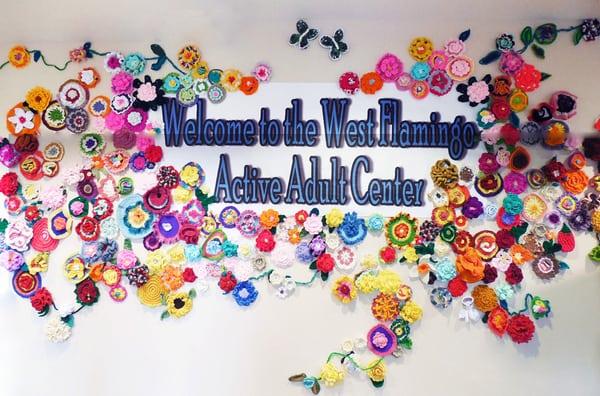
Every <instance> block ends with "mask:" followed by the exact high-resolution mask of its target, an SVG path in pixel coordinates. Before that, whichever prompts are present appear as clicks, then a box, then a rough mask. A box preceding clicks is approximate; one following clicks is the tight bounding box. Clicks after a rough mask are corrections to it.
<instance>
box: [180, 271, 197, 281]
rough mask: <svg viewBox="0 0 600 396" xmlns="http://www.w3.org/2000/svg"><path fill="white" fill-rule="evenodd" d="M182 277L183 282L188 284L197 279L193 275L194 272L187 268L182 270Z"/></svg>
mask: <svg viewBox="0 0 600 396" xmlns="http://www.w3.org/2000/svg"><path fill="white" fill-rule="evenodd" d="M182 277H183V280H184V281H185V282H188V283H192V282H193V281H195V280H196V279H198V277H197V276H196V274H195V273H194V270H193V269H192V268H190V267H187V268H186V269H184V270H183V274H182Z"/></svg>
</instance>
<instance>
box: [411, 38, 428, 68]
mask: <svg viewBox="0 0 600 396" xmlns="http://www.w3.org/2000/svg"><path fill="white" fill-rule="evenodd" d="M432 52H433V43H432V42H431V40H429V39H428V38H427V37H417V38H415V39H413V40H412V41H411V43H410V45H409V47H408V53H409V54H410V56H411V57H412V58H413V59H414V60H416V61H418V62H422V61H425V60H427V59H428V58H429V56H430V55H431V53H432Z"/></svg>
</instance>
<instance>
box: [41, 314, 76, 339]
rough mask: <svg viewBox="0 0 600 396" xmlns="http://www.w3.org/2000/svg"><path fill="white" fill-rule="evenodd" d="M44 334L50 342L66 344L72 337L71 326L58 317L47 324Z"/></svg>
mask: <svg viewBox="0 0 600 396" xmlns="http://www.w3.org/2000/svg"><path fill="white" fill-rule="evenodd" d="M44 333H45V334H46V338H48V341H50V342H53V343H59V342H64V341H66V340H68V339H69V338H70V337H71V326H69V325H68V324H67V323H66V322H65V321H64V320H63V319H62V318H60V317H58V316H56V317H54V318H52V319H50V320H49V321H48V323H46V326H45V327H44Z"/></svg>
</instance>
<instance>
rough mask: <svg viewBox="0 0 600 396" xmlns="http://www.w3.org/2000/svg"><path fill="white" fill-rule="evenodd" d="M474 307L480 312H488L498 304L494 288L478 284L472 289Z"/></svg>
mask: <svg viewBox="0 0 600 396" xmlns="http://www.w3.org/2000/svg"><path fill="white" fill-rule="evenodd" d="M471 295H472V296H473V300H474V304H475V307H476V308H477V309H478V310H480V311H481V312H490V311H491V310H493V309H494V308H496V307H497V306H498V297H497V296H496V292H495V291H494V289H492V288H490V287H489V286H486V285H479V286H476V287H475V288H474V289H473V292H472V293H471Z"/></svg>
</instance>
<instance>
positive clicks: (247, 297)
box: [231, 281, 258, 307]
mask: <svg viewBox="0 0 600 396" xmlns="http://www.w3.org/2000/svg"><path fill="white" fill-rule="evenodd" d="M231 294H232V295H233V298H234V299H235V302H236V303H237V304H238V305H239V306H242V307H247V306H249V305H251V304H252V303H253V302H254V301H256V299H257V298H258V290H256V288H255V287H254V284H253V283H252V282H250V281H244V282H239V283H238V284H237V285H236V286H235V288H234V289H233V292H232V293H231Z"/></svg>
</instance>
